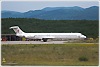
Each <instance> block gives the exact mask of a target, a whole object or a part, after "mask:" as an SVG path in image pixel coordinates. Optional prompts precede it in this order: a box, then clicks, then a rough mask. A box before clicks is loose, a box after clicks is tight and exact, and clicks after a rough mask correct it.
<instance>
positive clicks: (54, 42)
mask: <svg viewBox="0 0 100 67" xmlns="http://www.w3.org/2000/svg"><path fill="white" fill-rule="evenodd" d="M64 42H68V41H47V42H43V41H1V45H6V44H13V45H16V44H98V43H64Z"/></svg>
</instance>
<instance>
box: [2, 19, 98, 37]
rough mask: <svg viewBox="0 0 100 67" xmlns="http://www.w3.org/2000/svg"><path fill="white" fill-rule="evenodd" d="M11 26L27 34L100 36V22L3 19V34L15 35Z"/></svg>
mask: <svg viewBox="0 0 100 67" xmlns="http://www.w3.org/2000/svg"><path fill="white" fill-rule="evenodd" d="M11 26H19V27H20V28H21V29H22V30H23V31H24V32H26V33H33V32H34V33H71V32H72V33H79V32H80V33H82V34H84V35H86V36H87V37H88V38H89V37H93V38H97V37H98V36H99V21H98V20H40V19H34V18H29V19H27V18H2V19H1V33H2V34H15V32H14V31H13V30H10V29H9V27H11Z"/></svg>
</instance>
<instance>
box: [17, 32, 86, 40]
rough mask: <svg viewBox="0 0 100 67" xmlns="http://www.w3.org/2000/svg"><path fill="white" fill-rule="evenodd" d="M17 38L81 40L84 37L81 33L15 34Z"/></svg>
mask: <svg viewBox="0 0 100 67" xmlns="http://www.w3.org/2000/svg"><path fill="white" fill-rule="evenodd" d="M17 36H20V37H25V38H30V39H43V38H46V39H54V38H65V39H81V38H86V36H84V35H82V34H81V33H23V34H17Z"/></svg>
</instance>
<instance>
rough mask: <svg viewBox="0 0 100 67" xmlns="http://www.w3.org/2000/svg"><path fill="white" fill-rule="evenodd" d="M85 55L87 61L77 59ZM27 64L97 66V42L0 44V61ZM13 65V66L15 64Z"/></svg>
mask: <svg viewBox="0 0 100 67" xmlns="http://www.w3.org/2000/svg"><path fill="white" fill-rule="evenodd" d="M79 57H86V58H88V61H79V60H78V59H79ZM3 58H5V61H6V62H5V63H4V64H3V62H1V64H2V65H8V64H6V63H17V64H16V65H17V66H18V65H22V66H23V65H25V66H26V65H28V66H38V65H39V66H98V65H99V44H21V45H11V44H9V45H1V61H2V59H3ZM16 65H15V66H16Z"/></svg>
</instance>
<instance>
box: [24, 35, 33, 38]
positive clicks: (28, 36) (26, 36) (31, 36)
mask: <svg viewBox="0 0 100 67" xmlns="http://www.w3.org/2000/svg"><path fill="white" fill-rule="evenodd" d="M23 37H24V38H33V37H34V35H24V36H23Z"/></svg>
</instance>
